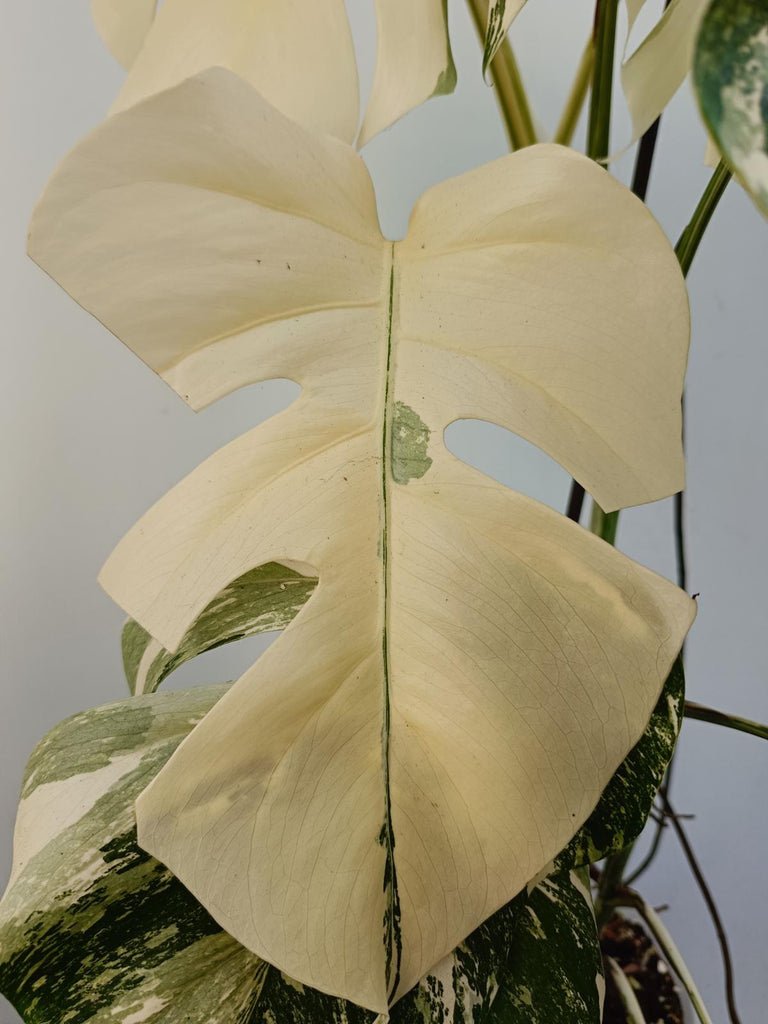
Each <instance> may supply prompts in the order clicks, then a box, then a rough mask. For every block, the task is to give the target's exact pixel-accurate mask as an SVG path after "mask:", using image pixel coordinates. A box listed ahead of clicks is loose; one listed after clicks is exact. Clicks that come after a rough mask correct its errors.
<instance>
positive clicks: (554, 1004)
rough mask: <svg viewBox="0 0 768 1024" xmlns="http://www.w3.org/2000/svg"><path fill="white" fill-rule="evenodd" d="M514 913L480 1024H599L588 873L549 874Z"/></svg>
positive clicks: (600, 991) (601, 987) (598, 969)
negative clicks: (495, 986)
mask: <svg viewBox="0 0 768 1024" xmlns="http://www.w3.org/2000/svg"><path fill="white" fill-rule="evenodd" d="M518 899H519V898H518ZM516 903H517V901H516ZM516 909H517V914H516V916H515V921H514V926H513V929H512V936H511V954H510V959H509V961H508V967H507V970H506V972H505V973H504V974H503V975H502V976H501V978H500V983H499V992H498V995H497V997H496V999H495V1000H494V1003H493V1008H492V1011H491V1013H490V1015H489V1016H488V1017H483V1018H481V1019H482V1020H483V1024H600V1021H601V1019H602V1008H603V995H604V992H605V983H604V979H603V966H602V958H601V955H600V944H599V942H598V937H597V927H596V924H595V917H594V911H593V908H592V896H591V893H590V889H589V877H588V874H587V871H586V869H577V870H572V871H558V872H555V873H553V874H551V875H549V876H548V877H547V878H545V879H543V880H542V881H541V882H540V883H539V884H538V885H537V886H536V887H535V888H534V889H533V891H532V892H530V893H529V894H525V897H524V899H522V900H521V901H520V903H519V904H518V905H517V907H516Z"/></svg>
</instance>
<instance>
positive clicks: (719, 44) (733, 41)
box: [693, 0, 768, 215]
mask: <svg viewBox="0 0 768 1024" xmlns="http://www.w3.org/2000/svg"><path fill="white" fill-rule="evenodd" d="M693 78H694V86H695V88H696V94H697V96H698V100H699V106H700V108H701V113H702V116H703V118H704V122H705V124H706V126H707V129H708V131H709V132H710V133H711V135H712V137H713V138H714V140H715V143H716V144H717V148H718V149H719V151H720V153H722V155H723V158H724V159H725V162H726V163H727V164H728V166H729V167H730V168H731V169H732V170H733V171H734V173H735V174H736V176H737V178H738V179H739V181H740V182H741V183H742V185H744V187H745V188H746V190H747V191H748V192H749V193H750V195H751V196H752V198H753V199H754V200H755V203H756V204H757V206H758V208H759V209H760V210H761V211H762V212H763V213H764V214H766V215H768V0H713V2H712V3H711V4H710V6H709V8H708V10H707V13H706V14H705V16H704V20H703V22H702V24H701V30H700V32H699V37H698V40H697V43H696V55H695V58H694V70H693Z"/></svg>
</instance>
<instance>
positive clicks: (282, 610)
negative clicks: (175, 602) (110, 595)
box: [123, 563, 317, 694]
mask: <svg viewBox="0 0 768 1024" xmlns="http://www.w3.org/2000/svg"><path fill="white" fill-rule="evenodd" d="M316 583H317V580H316V579H314V578H312V577H306V576H302V575H301V574H300V573H297V572H293V570H291V569H288V568H287V567H286V566H284V565H277V564H275V563H270V564H268V565H262V566H259V567H258V568H257V569H253V570H252V571H251V572H249V573H246V574H245V576H243V577H241V578H240V579H237V580H234V581H233V582H232V584H231V585H230V586H228V587H226V588H225V589H224V590H223V591H222V592H221V593H220V594H217V595H216V597H215V598H214V599H213V601H211V603H210V604H209V605H208V607H207V608H205V609H204V610H203V611H202V612H201V614H200V615H199V616H198V618H197V619H195V621H194V622H193V623H192V625H191V626H190V628H189V629H188V630H187V632H186V634H185V635H184V638H183V639H182V641H181V643H180V644H179V645H178V647H177V648H176V650H175V651H173V652H171V651H167V650H165V648H164V647H162V646H161V645H160V644H159V643H158V642H157V641H156V640H153V639H152V637H151V636H150V634H149V633H147V631H146V630H145V629H143V628H142V627H141V626H140V625H139V624H138V622H136V621H134V620H133V619H129V620H128V622H127V623H126V624H125V627H124V628H123V665H124V667H125V675H126V678H127V680H128V687H129V689H130V691H131V693H133V694H141V693H154V692H155V690H156V689H157V688H158V686H159V685H160V684H161V683H162V681H163V680H164V679H165V678H166V677H167V676H169V675H170V674H171V672H174V671H175V670H176V669H177V668H179V667H180V666H181V665H183V664H184V663H185V662H187V661H189V660H190V659H191V658H195V657H197V655H198V654H202V653H203V652H204V651H210V650H213V648H215V647H220V646H221V645H222V644H228V643H233V642H234V641H235V640H241V639H243V638H244V637H247V636H255V635H256V634H258V633H267V632H270V631H272V630H278V629H285V627H286V626H287V625H288V623H289V622H291V621H292V620H293V619H294V618H295V617H296V614H297V613H298V611H299V610H300V609H301V608H302V607H303V606H304V604H305V603H306V602H307V600H308V599H309V597H310V595H311V594H312V592H313V590H314V589H315V585H316Z"/></svg>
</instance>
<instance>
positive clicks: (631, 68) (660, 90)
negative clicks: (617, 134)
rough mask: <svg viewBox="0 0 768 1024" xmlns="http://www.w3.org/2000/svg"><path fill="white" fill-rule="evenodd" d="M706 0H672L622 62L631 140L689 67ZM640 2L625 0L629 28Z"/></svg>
mask: <svg viewBox="0 0 768 1024" xmlns="http://www.w3.org/2000/svg"><path fill="white" fill-rule="evenodd" d="M706 4H707V0H672V2H671V3H670V4H669V6H668V7H667V9H666V10H665V11H664V13H663V14H662V15H661V17H660V19H659V21H658V22H657V23H656V25H655V26H654V28H653V29H652V30H651V31H650V32H649V33H648V35H647V36H646V37H645V39H644V40H643V41H642V43H641V44H640V45H639V46H638V47H637V49H636V50H634V52H633V53H632V54H631V56H630V57H628V58H627V59H626V60H625V61H624V62H623V64H622V66H621V83H622V88H623V90H624V95H625V97H626V100H627V104H628V106H629V113H630V116H631V119H632V137H631V140H630V142H634V141H635V140H636V139H639V138H640V136H641V135H642V134H643V132H645V131H646V130H647V129H648V128H650V126H651V125H652V124H653V122H654V121H655V120H656V118H657V117H658V116H659V115H660V114H661V112H662V110H664V108H665V107H666V106H667V104H668V103H669V101H670V100H671V99H672V97H673V96H674V95H675V93H676V92H677V90H678V89H679V88H680V86H681V85H682V84H683V81H684V80H685V78H686V76H687V75H688V72H689V71H690V70H691V61H692V58H693V48H694V41H695V39H696V33H697V31H698V27H699V23H700V21H701V17H702V14H703V13H704V9H705V7H706ZM642 6H643V4H642V3H640V2H638V0H632V2H630V0H628V2H627V8H628V13H629V19H628V21H629V30H630V31H631V29H632V26H633V24H634V21H635V19H636V17H637V15H638V14H639V12H640V9H641V8H642Z"/></svg>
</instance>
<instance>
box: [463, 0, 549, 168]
mask: <svg viewBox="0 0 768 1024" xmlns="http://www.w3.org/2000/svg"><path fill="white" fill-rule="evenodd" d="M467 4H468V6H469V10H470V13H471V15H472V20H473V21H474V23H475V28H476V29H477V34H478V36H479V38H480V45H481V46H484V45H485V33H486V27H487V24H488V2H487V0H467ZM491 78H492V80H493V84H494V86H495V87H496V89H495V91H496V100H497V102H498V104H499V109H500V110H501V116H502V119H503V121H504V127H505V129H506V132H507V138H508V139H509V145H510V149H512V150H517V149H525V147H526V146H532V145H534V143H535V142H537V141H538V140H537V137H536V129H535V127H534V124H533V117H532V115H531V108H530V106H529V105H528V96H527V94H526V91H525V86H524V85H523V80H522V77H521V75H520V69H519V67H518V66H517V61H516V60H515V55H514V53H513V51H512V46H511V44H510V42H509V39H505V40H504V42H503V43H502V44H501V46H500V47H499V49H498V52H497V53H496V56H495V57H494V58H493V60H492V61H491Z"/></svg>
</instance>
